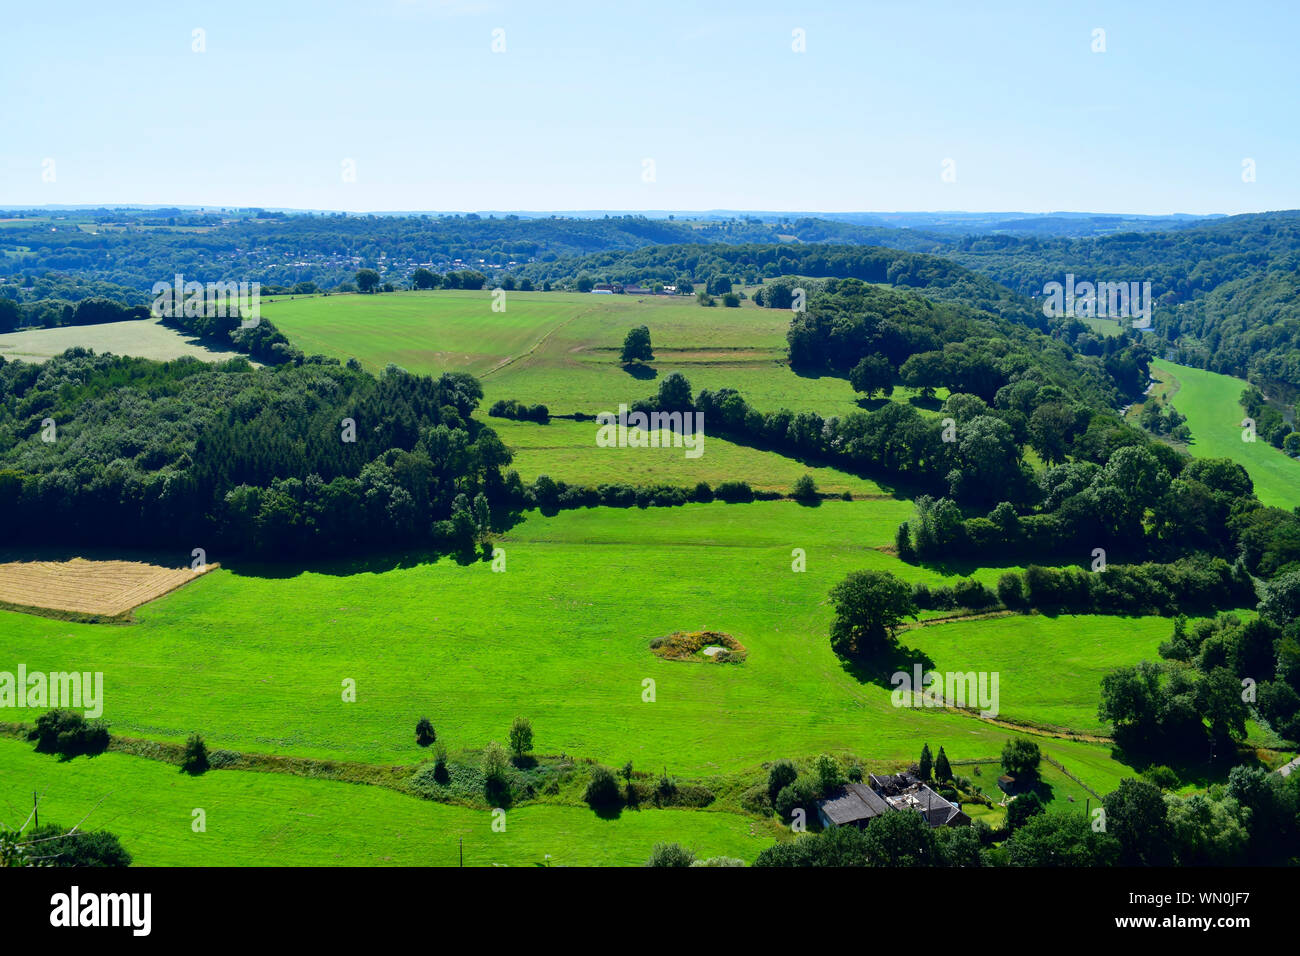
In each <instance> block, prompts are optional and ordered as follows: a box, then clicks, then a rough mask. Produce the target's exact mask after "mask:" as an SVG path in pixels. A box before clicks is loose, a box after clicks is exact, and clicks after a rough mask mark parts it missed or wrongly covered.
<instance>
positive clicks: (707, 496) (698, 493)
mask: <svg viewBox="0 0 1300 956" xmlns="http://www.w3.org/2000/svg"><path fill="white" fill-rule="evenodd" d="M691 500H692V501H704V502H709V501H712V500H713V489H712V488H710V487H709V483H708V482H707V481H701V482H700V483H699V484H697V485H696V486H695V489H694V490H693V491H692V492H691Z"/></svg>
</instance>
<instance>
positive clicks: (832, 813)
mask: <svg viewBox="0 0 1300 956" xmlns="http://www.w3.org/2000/svg"><path fill="white" fill-rule="evenodd" d="M889 809H890V807H889V804H887V803H886V802H885V801H884V799H883V798H881V797H880V795H879V794H877V793H876V792H875V791H873V790H872V789H871V788H870V787H867V786H864V785H863V784H860V783H850V784H847V785H845V786H844V788H843V789H842V790H841V791H840V793H839V794H837V795H836V796H834V797H831V798H829V799H826V800H819V801H817V818H818V819H819V820H821V822H822V826H824V827H839V826H855V827H859V828H860V827H864V826H866V825H867V823H868V822H869V821H871V820H874V819H875V818H876V817H878V816H880V815H881V814H884V813H888V812H889Z"/></svg>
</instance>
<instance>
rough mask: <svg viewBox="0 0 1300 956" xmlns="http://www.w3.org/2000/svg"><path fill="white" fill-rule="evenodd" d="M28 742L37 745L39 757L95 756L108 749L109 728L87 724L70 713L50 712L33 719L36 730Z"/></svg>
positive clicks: (98, 722) (102, 723)
mask: <svg viewBox="0 0 1300 956" xmlns="http://www.w3.org/2000/svg"><path fill="white" fill-rule="evenodd" d="M28 739H29V740H35V741H36V750H37V751H38V752H39V753H51V754H59V755H61V756H64V757H76V756H79V755H81V754H98V753H103V752H104V751H105V750H107V749H108V724H107V723H105V722H104V721H102V720H89V721H88V720H86V718H84V717H82V716H81V715H80V714H78V713H74V712H73V711H70V710H49V711H46V712H45V713H43V714H41V716H39V717H37V718H36V727H35V729H33V730H32V731H31V733H29V734H28Z"/></svg>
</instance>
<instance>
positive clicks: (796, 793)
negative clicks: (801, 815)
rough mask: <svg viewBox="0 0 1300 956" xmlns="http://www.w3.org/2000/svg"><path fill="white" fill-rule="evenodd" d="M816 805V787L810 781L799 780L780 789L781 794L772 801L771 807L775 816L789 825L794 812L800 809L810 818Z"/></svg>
mask: <svg viewBox="0 0 1300 956" xmlns="http://www.w3.org/2000/svg"><path fill="white" fill-rule="evenodd" d="M816 803H817V789H816V787H815V786H814V784H813V782H812V781H811V780H808V779H806V778H801V779H799V780H796V781H795V782H794V783H792V784H789V785H787V786H785V787H783V788H781V792H780V793H778V794H777V795H776V799H775V800H773V801H772V806H773V809H775V810H776V813H777V816H779V817H780V818H781V819H782V820H783V821H785V822H786V823H789V822H790V821H791V820H792V819H793V818H794V812H795V811H796V810H799V809H802V810H803V811H804V812H805V814H807V815H808V816H812V815H813V814H814V813H815V812H816V811H815V806H816Z"/></svg>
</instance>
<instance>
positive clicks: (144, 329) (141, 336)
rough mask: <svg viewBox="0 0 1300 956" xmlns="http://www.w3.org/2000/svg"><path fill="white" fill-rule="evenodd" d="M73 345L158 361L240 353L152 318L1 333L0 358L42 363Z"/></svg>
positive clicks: (220, 357)
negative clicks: (203, 342) (188, 356)
mask: <svg viewBox="0 0 1300 956" xmlns="http://www.w3.org/2000/svg"><path fill="white" fill-rule="evenodd" d="M76 346H81V347H82V348H88V349H93V350H94V351H95V352H97V353H100V354H103V353H104V352H113V353H114V354H116V355H134V356H138V357H139V358H148V359H157V360H158V361H160V362H166V361H171V360H172V359H178V358H181V357H182V356H185V355H192V356H194V357H195V358H197V359H202V360H203V361H205V362H219V361H224V360H225V359H228V358H232V357H234V356H236V355H238V354H239V353H238V352H236V351H235V350H234V349H222V348H213V347H211V346H209V345H207V344H201V343H199V342H198V341H197V340H195V339H192V338H190V337H189V336H186V335H182V334H181V333H180V332H177V331H175V330H173V329H169V328H167V327H166V326H164V325H161V324H160V323H158V322H157V321H155V320H152V319H149V320H145V321H141V320H135V321H130V322H105V323H103V324H102V325H69V326H63V327H60V328H56V329H29V330H27V331H24V332H6V333H4V334H0V356H2V357H4V358H6V359H11V360H12V359H19V360H21V361H24V362H44V361H45V360H46V359H48V358H52V357H53V356H55V355H61V354H63V353H64V352H65V351H67V350H68V349H70V348H74V347H76Z"/></svg>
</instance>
